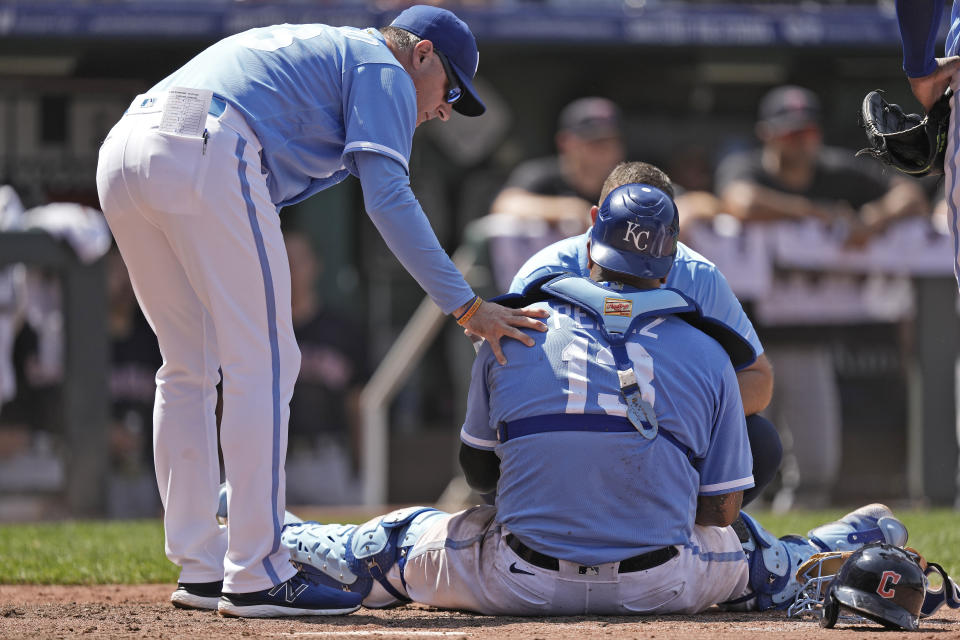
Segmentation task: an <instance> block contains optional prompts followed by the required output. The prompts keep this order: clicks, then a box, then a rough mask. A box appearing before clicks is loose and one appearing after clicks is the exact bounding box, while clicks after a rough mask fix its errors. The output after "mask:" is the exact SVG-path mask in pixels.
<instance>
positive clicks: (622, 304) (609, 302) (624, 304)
mask: <svg viewBox="0 0 960 640" xmlns="http://www.w3.org/2000/svg"><path fill="white" fill-rule="evenodd" d="M603 315H605V316H622V317H624V318H629V317H630V316H632V315H633V302H632V301H630V300H624V299H622V298H604V299H603Z"/></svg>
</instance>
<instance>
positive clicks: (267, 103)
mask: <svg viewBox="0 0 960 640" xmlns="http://www.w3.org/2000/svg"><path fill="white" fill-rule="evenodd" d="M177 86H181V87H194V88H200V89H210V90H212V91H213V92H214V93H215V94H216V95H218V96H220V97H222V98H224V99H225V100H226V101H227V102H229V103H230V104H231V105H233V106H235V107H236V108H237V109H239V110H240V112H241V113H242V114H243V117H244V119H245V120H246V121H247V124H249V125H250V128H251V129H253V132H254V133H256V134H257V138H258V139H259V140H260V144H262V145H263V153H262V157H263V162H264V168H265V169H266V170H267V171H268V172H269V174H268V177H267V184H268V186H269V187H270V195H271V198H272V199H273V201H274V203H275V204H277V205H278V206H281V207H282V206H285V205H288V204H293V203H295V202H299V201H301V200H303V199H305V198H307V197H309V196H311V195H313V194H314V193H316V192H318V191H321V190H322V189H325V188H327V187H329V186H331V185H333V184H336V183H337V182H340V181H341V180H343V179H344V178H346V177H347V175H349V173H351V172H352V173H354V174H355V175H356V173H357V171H356V168H355V166H353V165H352V162H351V157H350V154H352V153H353V152H355V151H361V150H362V151H372V152H374V153H380V154H383V155H385V156H387V157H390V158H393V159H394V160H396V161H397V162H399V163H400V164H401V165H402V166H403V167H404V170H407V169H408V161H409V158H410V149H411V144H412V141H413V132H414V129H415V128H416V121H417V96H416V91H415V90H414V86H413V81H412V80H411V79H410V76H409V75H408V74H407V72H406V71H404V69H403V67H402V66H401V65H400V63H399V62H397V60H396V58H395V57H394V55H393V54H392V53H391V52H390V50H389V49H388V48H387V46H386V44H385V41H384V39H383V36H382V35H381V34H380V33H379V32H378V31H376V30H375V29H365V30H361V29H355V28H353V27H330V26H327V25H323V24H299V25H291V24H284V25H276V26H272V27H260V28H257V29H250V30H249V31H244V32H243V33H238V34H236V35H234V36H230V37H228V38H225V39H223V40H221V41H220V42H217V43H216V44H214V45H212V46H211V47H209V48H207V49H206V50H205V51H202V52H201V53H200V54H198V55H197V56H196V57H195V58H193V59H192V60H190V61H189V62H188V63H187V64H185V65H184V66H183V67H182V68H181V69H179V70H178V71H177V72H175V73H174V74H173V75H171V76H169V77H167V78H166V79H165V80H163V81H162V82H160V83H159V84H158V85H157V86H156V87H154V88H153V90H154V91H155V90H163V89H168V88H170V87H177Z"/></svg>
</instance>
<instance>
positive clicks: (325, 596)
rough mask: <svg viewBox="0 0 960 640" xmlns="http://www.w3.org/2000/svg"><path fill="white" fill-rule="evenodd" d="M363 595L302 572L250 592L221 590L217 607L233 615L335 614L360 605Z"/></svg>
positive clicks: (222, 611)
mask: <svg viewBox="0 0 960 640" xmlns="http://www.w3.org/2000/svg"><path fill="white" fill-rule="evenodd" d="M361 600H363V596H362V595H361V594H359V593H352V592H350V591H343V590H341V589H337V588H336V587H330V586H327V585H323V584H319V583H318V582H314V581H313V580H311V579H310V577H309V576H307V575H306V574H304V573H297V574H294V576H293V577H292V578H290V579H289V580H287V581H286V582H281V583H280V584H278V585H276V586H273V587H270V588H269V589H264V590H263V591H254V592H252V593H224V594H223V595H222V597H221V598H220V606H219V608H218V611H219V612H220V615H222V616H229V617H234V618H277V617H280V616H335V615H341V614H344V613H351V612H353V611H356V610H357V609H359V608H360V601H361Z"/></svg>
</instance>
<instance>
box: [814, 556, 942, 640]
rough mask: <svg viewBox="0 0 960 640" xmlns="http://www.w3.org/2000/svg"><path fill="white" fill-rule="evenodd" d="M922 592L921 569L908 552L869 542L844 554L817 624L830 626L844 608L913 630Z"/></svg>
mask: <svg viewBox="0 0 960 640" xmlns="http://www.w3.org/2000/svg"><path fill="white" fill-rule="evenodd" d="M925 595H926V583H925V580H924V576H923V570H922V569H921V568H920V565H919V564H917V562H916V560H914V558H913V557H912V556H911V555H910V554H908V553H907V552H906V551H904V550H903V549H901V548H900V547H895V546H893V545H889V544H886V543H874V544H868V545H865V546H864V547H862V548H860V549H858V550H857V551H855V552H854V553H853V554H851V555H850V557H849V558H847V561H846V562H844V563H843V566H842V567H840V571H838V572H837V575H836V577H835V578H834V579H833V582H831V583H830V588H829V589H828V591H827V597H826V598H825V599H824V603H823V618H821V619H820V624H821V625H822V626H824V627H827V628H830V627H833V626H834V625H835V624H836V623H837V616H838V615H839V613H840V609H843V608H846V609H849V610H851V611H853V612H854V613H856V614H857V615H861V616H863V617H864V618H868V619H870V620H873V621H874V622H878V623H880V624H882V625H883V626H885V627H887V628H890V629H905V630H907V631H916V630H917V625H918V621H919V617H920V607H921V606H922V605H923V598H924V596H925Z"/></svg>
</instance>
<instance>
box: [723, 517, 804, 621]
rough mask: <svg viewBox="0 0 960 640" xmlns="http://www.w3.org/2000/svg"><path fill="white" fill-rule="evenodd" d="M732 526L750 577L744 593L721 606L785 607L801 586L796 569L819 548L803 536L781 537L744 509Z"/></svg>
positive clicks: (741, 608) (738, 608) (750, 607)
mask: <svg viewBox="0 0 960 640" xmlns="http://www.w3.org/2000/svg"><path fill="white" fill-rule="evenodd" d="M733 528H734V530H736V532H737V535H738V536H739V537H740V543H741V544H742V545H743V552H744V553H745V554H746V555H747V562H748V563H749V565H750V579H749V582H748V585H747V592H746V593H745V594H744V595H743V596H741V597H739V598H735V599H733V600H729V601H727V602H723V603H721V605H720V606H721V607H722V608H724V609H729V610H735V611H763V610H766V609H786V608H787V607H788V606H790V603H791V602H793V598H794V596H795V595H796V594H797V591H798V590H799V588H800V585H799V584H798V583H797V577H796V573H797V568H798V567H799V566H800V565H801V564H803V563H804V562H805V561H806V560H807V558H809V557H810V556H812V555H813V554H814V553H816V552H817V548H816V547H815V546H814V545H813V544H811V543H810V541H809V540H807V539H806V538H802V537H800V536H784V537H782V538H779V539H778V538H776V537H774V535H773V534H772V533H770V532H769V531H767V530H766V529H764V528H763V527H762V526H760V523H759V522H757V521H756V520H754V519H753V518H752V517H750V516H749V515H747V514H746V513H744V512H742V511H741V512H740V517H739V518H738V519H737V521H736V522H734V523H733Z"/></svg>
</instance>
